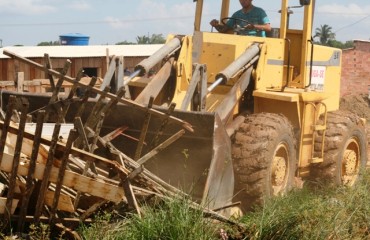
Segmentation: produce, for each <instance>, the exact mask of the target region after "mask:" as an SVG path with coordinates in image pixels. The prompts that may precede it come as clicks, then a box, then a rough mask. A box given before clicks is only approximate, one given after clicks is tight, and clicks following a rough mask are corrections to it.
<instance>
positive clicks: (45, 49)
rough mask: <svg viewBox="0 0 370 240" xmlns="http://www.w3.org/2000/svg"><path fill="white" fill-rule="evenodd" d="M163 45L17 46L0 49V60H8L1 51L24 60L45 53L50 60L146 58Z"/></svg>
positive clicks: (42, 55) (41, 55)
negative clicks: (108, 57)
mask: <svg viewBox="0 0 370 240" xmlns="http://www.w3.org/2000/svg"><path fill="white" fill-rule="evenodd" d="M162 46H163V44H142V45H136V44H135V45H87V46H70V45H63V46H31V47H28V46H19V47H4V48H0V59H1V58H9V57H8V56H6V55H4V54H3V50H7V51H9V52H12V53H15V54H17V55H20V56H22V57H25V58H38V57H39V58H41V57H44V54H45V53H47V54H49V56H50V57H51V58H78V57H105V56H106V55H107V51H108V54H109V55H116V56H124V57H146V56H150V55H152V54H153V53H154V52H156V51H157V50H158V49H159V48H160V47H162Z"/></svg>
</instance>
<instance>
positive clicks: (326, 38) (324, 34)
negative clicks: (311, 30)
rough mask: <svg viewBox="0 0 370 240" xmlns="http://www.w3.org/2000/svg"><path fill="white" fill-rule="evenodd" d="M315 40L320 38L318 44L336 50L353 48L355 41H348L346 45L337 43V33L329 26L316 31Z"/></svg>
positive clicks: (325, 25) (322, 26) (323, 26)
mask: <svg viewBox="0 0 370 240" xmlns="http://www.w3.org/2000/svg"><path fill="white" fill-rule="evenodd" d="M314 38H319V41H316V42H315V43H316V44H320V45H324V46H329V47H335V48H341V49H346V48H353V46H354V45H353V41H346V42H345V43H343V42H340V41H337V40H336V39H335V33H333V32H332V27H330V26H329V25H327V24H324V25H321V26H320V27H318V28H316V29H315V35H314Z"/></svg>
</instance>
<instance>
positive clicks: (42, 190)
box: [35, 122, 60, 223]
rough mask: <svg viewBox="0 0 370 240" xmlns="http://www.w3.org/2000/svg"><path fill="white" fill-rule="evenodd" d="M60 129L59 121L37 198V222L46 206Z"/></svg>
mask: <svg viewBox="0 0 370 240" xmlns="http://www.w3.org/2000/svg"><path fill="white" fill-rule="evenodd" d="M59 131H60V123H59V122H57V123H56V124H55V128H54V133H53V137H52V139H51V144H50V149H49V154H48V157H47V160H46V165H45V168H44V173H43V178H42V182H41V187H40V193H39V198H38V199H37V203H36V210H35V220H36V222H37V223H38V222H39V218H40V216H41V213H42V208H43V207H44V198H45V197H44V195H45V192H46V190H47V188H48V186H49V178H50V175H51V169H52V167H53V162H54V154H55V147H56V144H57V141H58V137H59Z"/></svg>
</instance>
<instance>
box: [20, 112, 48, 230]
mask: <svg viewBox="0 0 370 240" xmlns="http://www.w3.org/2000/svg"><path fill="white" fill-rule="evenodd" d="M44 119H45V111H44V110H42V111H40V112H39V113H38V115H37V122H36V130H35V137H34V139H33V147H32V153H31V159H30V167H29V169H28V174H27V178H26V191H25V194H24V196H23V198H22V206H21V209H20V213H19V221H18V232H22V231H23V227H24V221H25V217H26V214H27V209H28V203H29V200H30V197H31V194H32V191H33V179H34V174H35V169H36V161H37V155H38V152H39V148H40V139H41V133H42V127H43V123H44Z"/></svg>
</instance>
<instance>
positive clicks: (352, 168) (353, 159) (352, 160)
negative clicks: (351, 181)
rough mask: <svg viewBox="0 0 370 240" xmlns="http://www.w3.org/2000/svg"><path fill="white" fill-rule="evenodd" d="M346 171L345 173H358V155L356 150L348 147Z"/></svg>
mask: <svg viewBox="0 0 370 240" xmlns="http://www.w3.org/2000/svg"><path fill="white" fill-rule="evenodd" d="M343 161H344V173H345V175H354V174H356V169H357V155H356V153H355V151H353V150H350V149H346V150H345V152H344V159H343Z"/></svg>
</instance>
